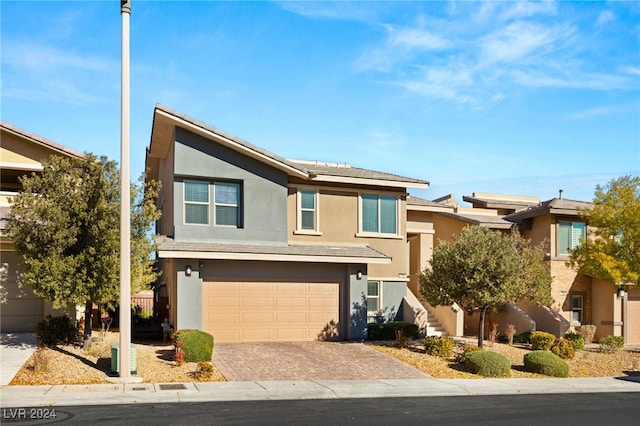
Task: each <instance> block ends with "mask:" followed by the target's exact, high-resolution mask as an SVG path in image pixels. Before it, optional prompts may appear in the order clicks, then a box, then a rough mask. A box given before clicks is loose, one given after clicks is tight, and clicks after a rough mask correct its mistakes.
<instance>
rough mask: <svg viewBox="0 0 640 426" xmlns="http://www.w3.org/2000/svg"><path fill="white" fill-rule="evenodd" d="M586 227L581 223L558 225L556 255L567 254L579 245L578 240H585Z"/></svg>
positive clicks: (561, 223) (562, 223)
mask: <svg viewBox="0 0 640 426" xmlns="http://www.w3.org/2000/svg"><path fill="white" fill-rule="evenodd" d="M586 230H587V226H586V225H585V224H584V223H583V222H559V223H558V254H560V255H562V254H569V253H570V252H571V250H573V249H574V248H576V247H578V246H579V245H580V238H582V239H584V238H586V235H587V234H586Z"/></svg>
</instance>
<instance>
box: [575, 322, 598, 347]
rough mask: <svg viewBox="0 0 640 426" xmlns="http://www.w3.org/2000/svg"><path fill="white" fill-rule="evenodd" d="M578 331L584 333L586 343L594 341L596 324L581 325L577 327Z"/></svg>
mask: <svg viewBox="0 0 640 426" xmlns="http://www.w3.org/2000/svg"><path fill="white" fill-rule="evenodd" d="M576 333H580V334H582V338H583V339H584V344H585V345H590V344H591V343H593V337H594V336H595V335H596V326H595V325H593V324H585V325H579V326H577V327H576Z"/></svg>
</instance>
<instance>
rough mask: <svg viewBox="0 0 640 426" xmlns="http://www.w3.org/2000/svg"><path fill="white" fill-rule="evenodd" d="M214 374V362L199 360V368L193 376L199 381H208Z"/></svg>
mask: <svg viewBox="0 0 640 426" xmlns="http://www.w3.org/2000/svg"><path fill="white" fill-rule="evenodd" d="M212 376H213V364H212V363H210V362H204V361H202V362H199V363H198V368H197V370H196V371H195V372H194V373H193V378H194V379H196V380H199V381H207V380H209V379H210V378H211V377H212Z"/></svg>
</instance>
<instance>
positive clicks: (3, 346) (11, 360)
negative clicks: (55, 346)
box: [0, 333, 38, 386]
mask: <svg viewBox="0 0 640 426" xmlns="http://www.w3.org/2000/svg"><path fill="white" fill-rule="evenodd" d="M37 348H38V342H37V339H36V335H35V333H2V334H1V335H0V359H1V360H2V366H1V368H0V385H2V386H5V385H8V384H9V382H10V381H11V379H13V376H15V375H16V373H17V372H18V371H20V368H22V365H23V364H24V363H25V362H27V360H28V359H29V358H30V357H31V355H32V354H33V353H34V352H35V350H36V349H37Z"/></svg>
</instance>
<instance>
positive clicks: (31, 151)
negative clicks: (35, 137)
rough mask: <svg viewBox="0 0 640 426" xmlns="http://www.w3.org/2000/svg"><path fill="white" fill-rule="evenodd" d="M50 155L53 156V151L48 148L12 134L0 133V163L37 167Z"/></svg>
mask: <svg viewBox="0 0 640 426" xmlns="http://www.w3.org/2000/svg"><path fill="white" fill-rule="evenodd" d="M51 154H54V151H52V150H51V149H50V148H47V147H45V146H42V145H39V144H36V143H33V142H32V141H27V140H25V139H23V138H21V137H18V136H17V135H14V134H13V133H10V132H4V131H3V132H2V146H1V147H0V161H1V162H6V163H19V164H29V165H39V164H40V163H42V161H43V160H46V159H48V158H49V157H50V156H51Z"/></svg>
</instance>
